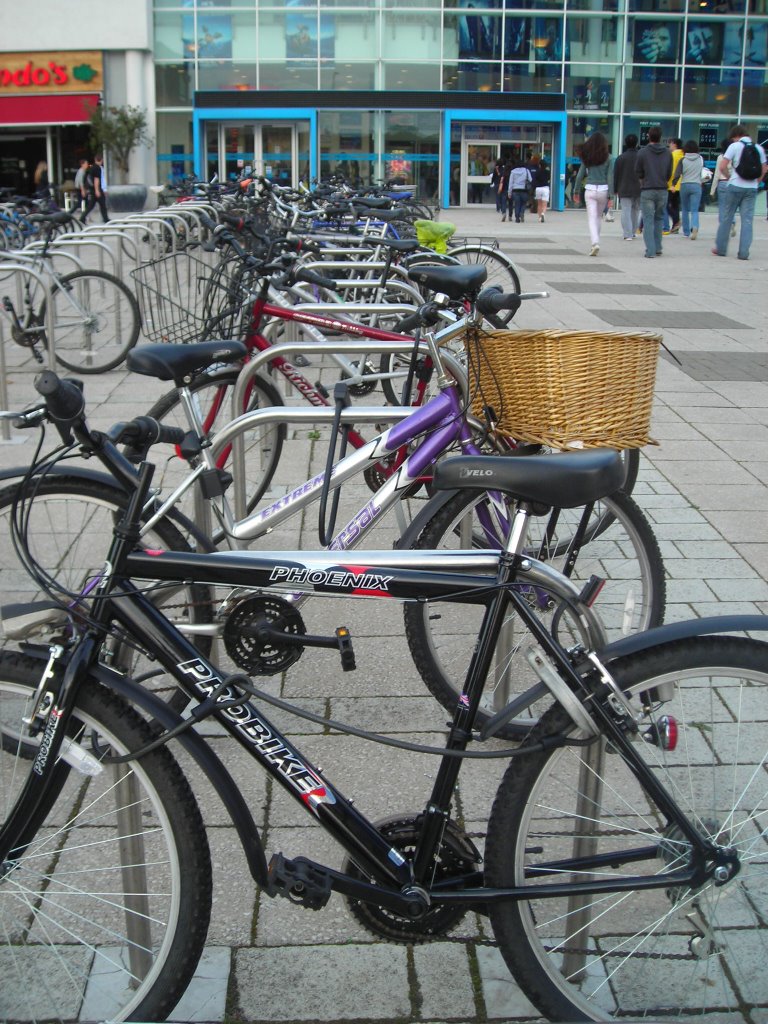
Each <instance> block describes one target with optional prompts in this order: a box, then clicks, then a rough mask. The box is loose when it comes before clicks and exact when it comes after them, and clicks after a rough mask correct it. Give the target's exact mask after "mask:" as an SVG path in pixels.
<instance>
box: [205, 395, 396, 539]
mask: <svg viewBox="0 0 768 1024" xmlns="http://www.w3.org/2000/svg"><path fill="white" fill-rule="evenodd" d="M412 412H413V406H410V405H405V406H393V405H373V406H370V405H359V406H352V407H351V408H349V409H342V411H341V420H340V422H341V423H348V424H350V425H352V424H355V423H398V422H399V421H400V420H404V419H405V418H406V417H407V416H410V415H411V413H412ZM335 416H336V409H335V408H334V406H332V405H324V406H321V407H318V406H314V405H313V406H310V407H309V408H307V407H306V406H301V407H298V406H290V405H275V406H271V407H270V408H268V409H255V410H254V411H253V412H246V413H243V414H242V416H239V417H237V418H236V419H234V420H232V421H231V422H230V423H228V424H227V426H226V427H224V429H223V430H221V431H220V432H219V433H218V434H216V437H215V438H214V440H213V443H212V447H211V454H212V456H213V458H216V457H217V455H218V454H219V452H220V451H221V450H222V449H223V448H225V447H226V445H227V444H228V443H231V445H232V453H231V458H232V470H233V472H232V477H233V482H232V489H233V497H234V505H235V518H236V519H244V518H245V516H246V515H247V508H246V500H247V498H246V494H245V469H244V465H245V459H244V452H243V443H242V427H244V426H245V425H247V426H249V427H250V426H253V427H259V426H262V425H264V424H270V423H333V420H334V417H335ZM232 435H233V436H232ZM230 437H231V442H230Z"/></svg>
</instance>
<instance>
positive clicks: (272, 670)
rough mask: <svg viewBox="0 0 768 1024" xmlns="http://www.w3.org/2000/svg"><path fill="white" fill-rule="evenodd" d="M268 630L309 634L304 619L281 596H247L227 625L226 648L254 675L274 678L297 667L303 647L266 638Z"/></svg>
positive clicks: (225, 633)
mask: <svg viewBox="0 0 768 1024" xmlns="http://www.w3.org/2000/svg"><path fill="white" fill-rule="evenodd" d="M265 629H271V630H278V631H279V632H281V633H285V634H286V635H291V636H300V635H303V634H304V633H306V631H307V630H306V628H305V626H304V620H303V619H302V617H301V615H300V614H299V613H298V612H297V611H296V609H295V608H294V607H293V605H292V604H289V602H288V601H284V600H283V599H282V598H280V597H264V596H261V595H260V596H257V597H247V598H245V599H244V600H243V601H240V602H239V604H237V606H236V607H235V609H234V610H233V611H232V612H231V613H230V614H229V615H228V616H227V620H226V622H225V623H224V633H223V636H224V647H225V648H226V651H227V654H228V655H229V657H230V658H231V659H232V661H234V663H235V664H236V665H237V666H238V668H241V669H243V670H244V671H245V672H247V673H248V674H249V675H252V676H271V675H276V674H277V673H278V672H283V671H285V669H287V668H290V666H291V665H293V664H295V662H297V661H298V660H299V658H300V657H301V655H302V652H303V650H304V648H303V647H302V646H301V645H300V644H292V643H281V642H280V640H279V639H277V638H275V637H274V636H265V635H264V631H265Z"/></svg>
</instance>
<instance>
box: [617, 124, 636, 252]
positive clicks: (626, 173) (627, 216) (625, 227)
mask: <svg viewBox="0 0 768 1024" xmlns="http://www.w3.org/2000/svg"><path fill="white" fill-rule="evenodd" d="M637 153H638V149H637V136H636V135H627V137H626V138H625V139H624V150H623V152H622V154H621V156H619V157H617V158H616V163H615V164H614V165H613V193H614V195H617V196H618V197H619V201H620V202H621V230H622V232H623V234H624V241H625V242H631V241H632V239H633V238H634V237H635V235H636V234H637V229H638V225H639V224H640V179H639V178H638V176H637V166H636V165H637Z"/></svg>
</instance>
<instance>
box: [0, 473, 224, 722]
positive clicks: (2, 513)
mask: <svg viewBox="0 0 768 1024" xmlns="http://www.w3.org/2000/svg"><path fill="white" fill-rule="evenodd" d="M35 485H36V486H37V491H36V494H35V498H34V500H33V502H32V509H31V512H30V519H29V524H28V531H27V534H28V542H29V544H30V548H31V554H32V555H33V557H34V558H35V560H36V561H37V562H38V563H40V564H41V565H42V566H43V568H44V569H45V570H46V571H47V572H48V573H49V574H50V575H52V576H54V577H55V578H56V579H57V580H60V581H61V583H62V584H63V585H64V586H65V587H66V588H67V589H69V590H78V591H79V589H80V588H81V586H82V584H83V580H84V578H85V577H86V576H87V575H88V574H90V573H92V572H93V571H94V570H98V568H99V563H98V559H99V558H103V557H104V556H105V554H106V552H107V548H108V543H109V539H110V538H111V536H112V530H113V527H114V524H115V522H116V520H117V517H118V515H119V514H120V513H121V512H122V511H123V510H124V509H125V506H126V504H127V501H128V496H127V494H126V493H125V492H124V491H122V490H120V488H119V487H113V486H111V485H110V483H109V481H108V480H106V479H105V480H99V479H93V480H89V479H87V478H85V477H82V476H67V475H65V474H58V473H57V474H52V475H50V476H48V477H46V478H45V479H41V480H39V481H35ZM17 492H18V481H16V482H15V483H13V484H10V485H8V486H6V487H4V488H2V490H0V587H1V588H2V593H3V601H4V603H8V604H10V603H13V602H19V603H29V602H32V601H36V600H41V599H45V598H46V597H47V595H46V594H44V593H43V592H42V591H41V590H40V589H39V587H38V585H37V584H36V583H35V582H34V580H33V579H32V578H31V577H30V576H28V575H27V573H26V572H25V570H24V569H23V567H22V566H21V563H20V562H19V559H18V556H17V554H16V551H15V549H14V548H13V544H12V540H11V528H10V515H11V509H12V506H13V503H14V500H15V498H16V495H17ZM143 543H144V544H145V545H146V546H147V547H150V548H164V549H166V550H170V551H189V550H190V544H189V542H188V541H187V539H186V538H185V537H184V535H183V534H182V532H181V530H180V529H179V527H177V526H176V525H175V524H174V523H173V522H172V521H171V520H170V519H169V518H168V517H164V518H163V519H161V520H159V521H158V522H157V523H156V524H155V525H154V526H153V527H152V530H151V531H149V532H148V533H147V534H146V535H145V537H144V538H143ZM158 600H159V601H160V602H161V603H162V604H163V605H164V606H165V608H166V614H167V615H169V617H173V620H174V621H175V622H176V623H177V624H179V625H182V624H185V623H191V624H194V625H207V624H209V623H210V622H211V621H212V619H213V607H212V597H211V593H210V591H209V589H208V587H206V586H204V585H203V584H200V583H192V584H188V585H186V586H185V587H184V590H183V593H182V594H181V595H180V594H179V593H178V591H177V590H176V589H172V590H166V591H165V592H164V593H162V594H161V595H159V597H158ZM175 606H178V611H177V612H176V614H175V615H172V612H171V609H172V608H173V607H175ZM195 644H196V646H197V647H198V649H199V650H200V651H201V653H203V654H206V655H207V654H209V653H210V650H211V639H210V637H207V636H197V637H196V638H195ZM110 650H111V657H112V658H113V663H115V664H117V666H118V667H120V668H121V669H123V670H126V671H129V672H130V674H131V675H133V676H136V675H139V674H140V672H143V671H145V670H146V669H147V668H149V667H150V666H149V665H145V664H141V665H139V662H137V660H136V659H137V657H140V656H139V655H137V653H136V651H135V650H133V649H132V648H131V647H129V646H128V645H127V644H125V643H124V642H123V643H121V642H120V641H119V640H115V641H114V642H112V643H111V647H110ZM167 685H168V677H166V676H165V675H163V676H161V677H159V679H158V680H157V681H155V682H153V683H152V684H151V687H152V689H154V690H155V691H156V692H158V695H159V696H161V697H162V698H163V699H164V700H166V701H167V703H169V704H170V705H171V706H172V707H173V708H174V709H175V710H177V711H180V710H181V709H182V708H184V707H186V705H187V704H188V703H189V701H188V700H187V697H186V696H185V694H184V693H183V692H182V691H181V690H180V689H179V688H178V687H177V686H176V685H175V683H174V684H173V685H172V687H171V689H170V690H165V689H163V687H166V686H167Z"/></svg>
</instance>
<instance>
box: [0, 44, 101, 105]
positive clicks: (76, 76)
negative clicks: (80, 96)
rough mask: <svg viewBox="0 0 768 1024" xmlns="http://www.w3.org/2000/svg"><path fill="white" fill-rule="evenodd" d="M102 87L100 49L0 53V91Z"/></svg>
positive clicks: (65, 90) (37, 91)
mask: <svg viewBox="0 0 768 1024" xmlns="http://www.w3.org/2000/svg"><path fill="white" fill-rule="evenodd" d="M103 87H104V78H103V69H102V56H101V51H99V50H77V51H68V52H65V53H0V94H2V95H6V96H7V95H20V94H22V93H33V94H40V93H62V92H99V91H101V90H102V89H103Z"/></svg>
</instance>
